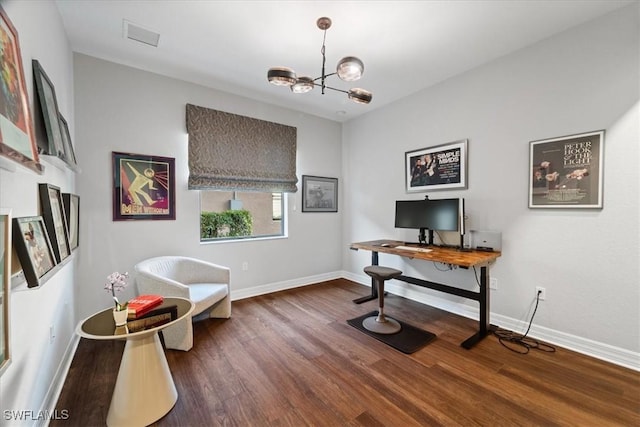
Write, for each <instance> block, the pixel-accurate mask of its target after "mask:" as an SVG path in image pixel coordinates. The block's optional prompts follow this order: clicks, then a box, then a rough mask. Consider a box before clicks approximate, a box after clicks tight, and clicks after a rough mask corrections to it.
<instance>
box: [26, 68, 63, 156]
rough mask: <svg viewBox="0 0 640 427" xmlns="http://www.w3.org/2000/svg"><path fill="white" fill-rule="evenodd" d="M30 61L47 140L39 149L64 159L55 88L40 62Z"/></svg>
mask: <svg viewBox="0 0 640 427" xmlns="http://www.w3.org/2000/svg"><path fill="white" fill-rule="evenodd" d="M31 63H32V65H33V76H34V79H35V83H36V92H37V93H38V100H39V104H40V111H41V112H42V119H43V121H44V128H45V130H46V132H47V141H46V143H44V144H43V145H40V150H41V151H42V153H43V154H49V155H51V156H56V157H59V158H61V159H62V160H65V152H64V140H63V139H62V138H63V137H62V128H61V126H60V112H59V111H58V98H57V97H56V89H55V87H54V85H53V83H51V80H50V79H49V76H47V73H45V71H44V69H43V68H42V65H41V64H40V62H39V61H38V60H37V59H34V60H32V61H31Z"/></svg>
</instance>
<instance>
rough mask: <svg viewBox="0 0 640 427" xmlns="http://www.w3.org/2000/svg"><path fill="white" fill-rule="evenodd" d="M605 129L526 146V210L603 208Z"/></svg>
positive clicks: (543, 140) (535, 142)
mask: <svg viewBox="0 0 640 427" xmlns="http://www.w3.org/2000/svg"><path fill="white" fill-rule="evenodd" d="M603 166H604V130H599V131H593V132H586V133H581V134H575V135H568V136H561V137H556V138H550V139H542V140H537V141H531V142H530V143H529V208H582V209H602V178H603Z"/></svg>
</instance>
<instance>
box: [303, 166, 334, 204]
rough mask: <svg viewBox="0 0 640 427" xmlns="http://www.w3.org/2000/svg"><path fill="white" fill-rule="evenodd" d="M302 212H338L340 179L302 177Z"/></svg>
mask: <svg viewBox="0 0 640 427" xmlns="http://www.w3.org/2000/svg"><path fill="white" fill-rule="evenodd" d="M302 212H338V178H326V177H321V176H310V175H302Z"/></svg>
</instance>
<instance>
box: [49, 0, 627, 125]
mask: <svg viewBox="0 0 640 427" xmlns="http://www.w3.org/2000/svg"><path fill="white" fill-rule="evenodd" d="M633 1H635V0H625V1H622V0H620V1H618V0H604V1H600V0H548V1H547V0H529V1H525V0H511V1H509V0H498V1H487V0H475V1H473V0H470V1H462V0H459V1H205V0H198V1H190V0H179V1H171V0H161V1H151V0H148V1H138V0H129V1H106V0H104V1H77V0H56V3H57V5H58V9H59V10H60V14H61V16H62V20H63V22H64V26H65V28H66V31H67V34H68V37H69V42H70V44H71V48H72V49H73V51H75V52H80V53H84V54H87V55H91V56H95V57H98V58H102V59H106V60H109V61H113V62H117V63H122V64H126V65H129V66H132V67H136V68H139V69H143V70H147V71H151V72H155V73H158V74H162V75H166V76H170V77H174V78H179V79H182V80H186V81H190V82H194V83H198V84H201V85H204V86H208V87H212V88H215V89H220V90H223V91H227V92H232V93H235V94H238V95H242V96H246V97H249V98H253V99H256V100H260V101H265V102H268V103H271V104H276V105H279V106H283V107H287V108H291V109H294V110H298V111H303V112H306V113H310V114H314V115H317V116H321V117H325V118H328V119H331V120H335V121H340V122H342V121H347V120H350V119H352V118H354V117H357V116H358V115H360V114H363V113H366V112H368V111H371V110H373V109H375V108H379V107H381V106H383V105H386V104H389V103H391V102H393V101H395V100H397V99H400V98H402V97H405V96H407V95H409V94H411V93H414V92H417V91H419V90H421V89H424V88H426V87H429V86H432V85H434V84H436V83H438V82H441V81H443V80H446V79H448V78H450V77H452V76H455V75H457V74H460V73H463V72H465V71H467V70H470V69H472V68H475V67H477V66H479V65H481V64H483V63H486V62H489V61H491V60H493V59H495V58H498V57H500V56H503V55H506V54H508V53H510V52H513V51H515V50H518V49H520V48H522V47H524V46H528V45H531V44H533V43H536V42H537V41H539V40H542V39H545V38H547V37H550V36H551V35H553V34H556V33H559V32H561V31H564V30H566V29H568V28H570V27H573V26H575V25H578V24H581V23H583V22H586V21H589V20H591V19H594V18H596V17H598V16H600V15H604V14H606V13H608V12H610V11H612V10H614V9H617V8H619V7H622V6H625V5H627V4H630V3H632V2H633ZM321 16H328V17H330V18H331V20H332V21H333V25H332V27H331V28H330V29H329V30H328V31H327V39H326V56H327V72H334V71H335V65H336V63H337V61H338V60H339V59H340V58H342V57H343V56H357V57H359V58H360V59H361V60H362V61H363V62H364V64H365V72H364V76H363V78H362V79H361V80H359V81H357V82H353V83H354V84H351V85H349V84H348V83H347V82H342V81H341V80H340V79H338V78H337V77H336V76H333V77H329V81H328V84H329V85H331V86H334V87H337V88H339V89H343V90H348V89H349V88H351V87H361V88H364V89H367V90H369V91H371V92H372V93H373V101H372V102H371V104H369V105H360V104H355V103H353V102H352V101H349V100H348V99H347V96H346V95H345V94H343V93H339V92H332V91H327V92H326V93H325V95H321V94H320V91H319V89H318V88H316V89H314V90H313V91H312V92H309V93H307V94H293V93H291V91H290V90H289V89H288V88H286V87H277V86H274V85H270V84H268V82H267V70H268V69H269V68H270V67H273V66H289V67H291V68H293V69H294V70H295V71H296V72H297V73H298V75H308V76H310V77H312V78H315V77H319V76H320V73H321V72H320V70H321V66H322V56H321V53H320V48H321V46H322V31H321V30H319V29H318V28H317V26H316V20H317V19H318V18H319V17H321ZM123 20H127V21H130V22H132V23H134V24H137V25H139V26H141V27H144V28H147V29H150V30H153V31H156V32H158V33H160V42H159V46H158V47H157V48H154V47H150V46H148V45H144V44H141V43H138V42H134V41H131V40H128V39H126V38H124V37H123Z"/></svg>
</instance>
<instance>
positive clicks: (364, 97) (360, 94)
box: [348, 88, 373, 104]
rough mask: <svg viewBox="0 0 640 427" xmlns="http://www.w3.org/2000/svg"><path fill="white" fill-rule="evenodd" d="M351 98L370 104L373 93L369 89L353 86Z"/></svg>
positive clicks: (350, 93) (350, 92) (360, 102)
mask: <svg viewBox="0 0 640 427" xmlns="http://www.w3.org/2000/svg"><path fill="white" fill-rule="evenodd" d="M348 95H349V99H350V100H352V101H353V102H357V103H358V104H368V103H370V102H371V99H372V98H373V95H372V94H371V92H369V91H368V90H364V89H360V88H353V89H351V90H349V94H348Z"/></svg>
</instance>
